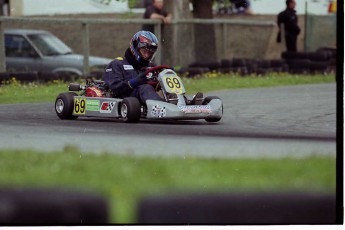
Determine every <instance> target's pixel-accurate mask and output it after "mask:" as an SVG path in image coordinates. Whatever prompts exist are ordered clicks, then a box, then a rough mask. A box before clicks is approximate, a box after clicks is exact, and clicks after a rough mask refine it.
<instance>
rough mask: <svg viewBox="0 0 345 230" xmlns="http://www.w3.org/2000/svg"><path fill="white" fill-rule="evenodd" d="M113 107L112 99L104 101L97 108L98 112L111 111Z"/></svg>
mask: <svg viewBox="0 0 345 230" xmlns="http://www.w3.org/2000/svg"><path fill="white" fill-rule="evenodd" d="M114 107H115V102H114V101H104V102H103V103H102V105H101V108H100V110H99V112H100V113H111V111H113V109H114Z"/></svg>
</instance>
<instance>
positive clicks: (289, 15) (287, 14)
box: [277, 8, 301, 51]
mask: <svg viewBox="0 0 345 230" xmlns="http://www.w3.org/2000/svg"><path fill="white" fill-rule="evenodd" d="M277 23H278V26H279V33H278V37H277V42H280V41H281V31H280V30H281V28H280V25H281V24H282V23H283V24H284V28H285V41H286V49H287V51H297V36H298V35H299V33H300V32H301V29H300V28H299V26H298V24H297V15H296V11H295V10H293V9H289V8H286V10H284V11H282V12H280V13H279V14H278V18H277Z"/></svg>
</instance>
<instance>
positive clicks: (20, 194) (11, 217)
mask: <svg viewBox="0 0 345 230" xmlns="http://www.w3.org/2000/svg"><path fill="white" fill-rule="evenodd" d="M0 207H1V208H0V224H1V225H28V224H30V225H52V224H54V225H55V224H57V225H61V224H78V225H88V224H107V223H108V221H109V217H108V215H109V211H108V206H107V203H106V201H105V200H104V199H103V198H102V197H100V196H98V195H95V194H91V193H86V192H76V191H70V190H62V189H18V188H0Z"/></svg>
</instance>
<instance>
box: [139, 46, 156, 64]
mask: <svg viewBox="0 0 345 230" xmlns="http://www.w3.org/2000/svg"><path fill="white" fill-rule="evenodd" d="M138 47H139V53H140V56H141V57H142V58H143V59H145V60H147V61H151V60H152V59H153V58H154V57H155V54H156V51H157V46H147V44H146V46H142V47H140V46H138Z"/></svg>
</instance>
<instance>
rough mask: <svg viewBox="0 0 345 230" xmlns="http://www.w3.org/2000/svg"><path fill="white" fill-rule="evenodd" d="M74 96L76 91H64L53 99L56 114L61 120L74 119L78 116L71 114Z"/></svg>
mask: <svg viewBox="0 0 345 230" xmlns="http://www.w3.org/2000/svg"><path fill="white" fill-rule="evenodd" d="M74 96H77V94H76V93H72V92H66V93H60V94H59V95H58V96H57V97H56V100H55V112H56V115H57V116H58V117H59V118H60V119H63V120H75V119H77V118H78V116H74V115H72V113H73V108H74V98H73V97H74Z"/></svg>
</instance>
